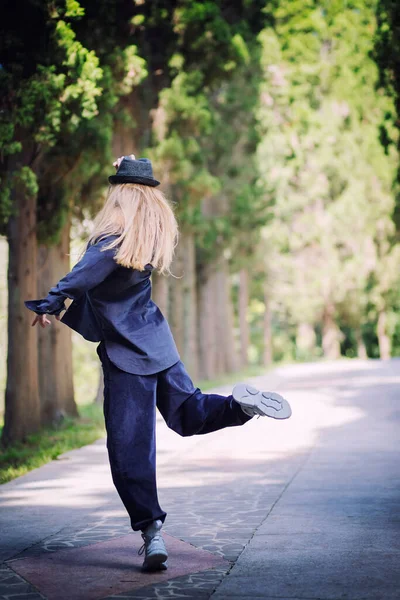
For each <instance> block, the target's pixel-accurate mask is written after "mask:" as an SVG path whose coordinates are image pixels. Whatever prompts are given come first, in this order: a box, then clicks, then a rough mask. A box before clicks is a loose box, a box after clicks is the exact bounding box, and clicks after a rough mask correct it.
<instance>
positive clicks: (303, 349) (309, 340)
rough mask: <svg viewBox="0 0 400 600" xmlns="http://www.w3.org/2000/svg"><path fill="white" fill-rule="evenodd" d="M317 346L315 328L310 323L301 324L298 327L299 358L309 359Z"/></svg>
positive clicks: (297, 346)
mask: <svg viewBox="0 0 400 600" xmlns="http://www.w3.org/2000/svg"><path fill="white" fill-rule="evenodd" d="M315 346H316V335H315V331H314V327H313V326H312V325H310V323H299V325H298V326H297V335H296V348H297V353H298V358H300V359H304V358H305V357H307V358H309V357H310V355H311V354H312V352H313V350H315Z"/></svg>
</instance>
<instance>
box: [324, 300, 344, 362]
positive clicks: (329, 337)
mask: <svg viewBox="0 0 400 600" xmlns="http://www.w3.org/2000/svg"><path fill="white" fill-rule="evenodd" d="M334 314H335V307H334V306H333V305H332V304H327V306H326V307H325V310H324V313H323V316H322V350H323V353H324V357H325V358H329V359H330V360H336V359H338V358H340V330H339V328H338V326H337V324H336V321H335V318H334Z"/></svg>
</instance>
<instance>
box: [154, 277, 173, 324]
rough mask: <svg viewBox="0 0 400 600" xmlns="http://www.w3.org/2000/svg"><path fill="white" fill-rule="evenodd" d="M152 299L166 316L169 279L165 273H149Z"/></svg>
mask: <svg viewBox="0 0 400 600" xmlns="http://www.w3.org/2000/svg"><path fill="white" fill-rule="evenodd" d="M151 293H152V299H153V301H154V302H155V303H156V304H157V306H158V308H159V309H160V310H161V312H162V313H163V315H164V316H166V317H167V316H168V295H169V280H168V278H167V277H166V276H165V275H159V274H158V273H156V272H154V271H153V273H152V275H151Z"/></svg>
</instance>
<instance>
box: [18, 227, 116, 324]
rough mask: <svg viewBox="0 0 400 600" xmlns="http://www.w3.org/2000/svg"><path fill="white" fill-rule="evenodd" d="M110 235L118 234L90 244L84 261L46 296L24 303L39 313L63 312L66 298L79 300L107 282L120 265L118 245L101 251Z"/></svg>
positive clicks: (56, 313)
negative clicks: (89, 291)
mask: <svg viewBox="0 0 400 600" xmlns="http://www.w3.org/2000/svg"><path fill="white" fill-rule="evenodd" d="M111 237H113V238H114V237H115V236H108V237H107V238H104V239H102V240H101V241H99V242H97V243H96V244H92V245H90V246H89V247H88V248H87V249H86V252H85V254H84V255H83V257H82V258H81V260H80V261H79V262H78V263H77V264H76V265H75V266H74V268H73V269H72V270H71V271H70V272H69V273H68V274H67V275H65V277H63V278H62V279H60V281H59V282H58V283H57V284H56V285H55V286H54V287H52V288H51V290H50V291H49V293H48V295H47V296H46V298H42V299H41V300H26V301H25V303H24V304H25V306H26V307H27V308H29V310H32V311H33V312H35V313H36V314H37V315H45V314H48V315H59V314H60V312H61V311H63V310H66V308H65V304H64V301H65V299H66V298H71V299H72V300H76V299H77V298H79V297H80V296H82V295H83V294H84V293H85V292H87V291H88V290H90V289H91V288H94V287H96V285H98V284H99V283H101V282H102V281H104V279H105V278H106V277H108V275H110V273H112V272H113V271H114V269H116V268H117V267H118V263H116V262H115V260H114V254H115V252H116V248H112V249H110V250H105V251H103V252H102V251H101V248H102V247H103V246H104V245H106V244H108V243H109V241H110V239H111Z"/></svg>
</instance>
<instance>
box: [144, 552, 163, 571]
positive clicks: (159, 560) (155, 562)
mask: <svg viewBox="0 0 400 600" xmlns="http://www.w3.org/2000/svg"><path fill="white" fill-rule="evenodd" d="M167 558H168V554H166V553H164V552H157V553H154V554H151V555H150V556H147V557H146V560H145V562H144V563H143V566H142V571H165V570H166V568H167V565H166V564H164V563H165V561H166V560H167Z"/></svg>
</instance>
